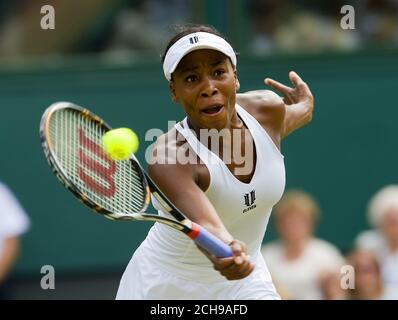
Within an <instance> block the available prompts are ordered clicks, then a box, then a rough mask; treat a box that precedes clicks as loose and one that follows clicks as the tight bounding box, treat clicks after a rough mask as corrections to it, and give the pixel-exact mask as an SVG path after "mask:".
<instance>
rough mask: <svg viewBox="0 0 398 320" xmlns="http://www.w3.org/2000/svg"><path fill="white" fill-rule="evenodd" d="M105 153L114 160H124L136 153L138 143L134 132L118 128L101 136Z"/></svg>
mask: <svg viewBox="0 0 398 320" xmlns="http://www.w3.org/2000/svg"><path fill="white" fill-rule="evenodd" d="M102 146H103V148H104V150H105V152H106V153H107V154H108V155H109V157H111V158H112V159H114V160H125V159H128V158H129V157H130V155H131V154H132V153H135V152H137V150H138V146H139V141H138V137H137V135H136V134H135V132H134V131H133V130H131V129H129V128H118V129H113V130H110V131H108V132H106V133H105V134H104V135H103V136H102Z"/></svg>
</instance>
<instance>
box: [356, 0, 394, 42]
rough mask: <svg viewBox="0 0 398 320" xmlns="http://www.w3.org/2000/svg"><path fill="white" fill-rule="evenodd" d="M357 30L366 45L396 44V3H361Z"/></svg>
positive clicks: (369, 0)
mask: <svg viewBox="0 0 398 320" xmlns="http://www.w3.org/2000/svg"><path fill="white" fill-rule="evenodd" d="M359 30H360V32H361V35H362V41H363V42H368V43H377V44H380V43H386V44H388V43H389V42H395V43H397V42H398V1H397V0H366V1H363V2H362V11H361V18H360V19H359Z"/></svg>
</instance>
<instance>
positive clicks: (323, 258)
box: [262, 185, 398, 300]
mask: <svg viewBox="0 0 398 320" xmlns="http://www.w3.org/2000/svg"><path fill="white" fill-rule="evenodd" d="M319 216H320V208H319V206H318V204H317V202H316V200H315V199H314V198H313V197H312V196H311V195H310V194H308V193H306V192H304V191H302V190H289V191H287V192H285V194H284V196H283V197H282V199H281V200H280V201H279V203H278V204H277V205H276V206H275V208H274V211H273V214H272V219H273V222H274V224H275V226H276V230H277V233H278V239H277V240H275V241H273V242H271V243H266V244H264V245H263V247H262V254H263V256H264V259H265V261H266V262H267V265H268V267H269V270H270V272H271V275H272V277H273V280H274V283H275V285H276V287H277V289H278V292H279V294H280V295H281V297H282V298H283V299H294V300H301V299H310V300H313V299H317V300H318V299H326V300H343V299H344V300H345V299H355V300H362V299H366V300H398V185H388V186H385V187H384V188H382V189H381V190H380V191H378V192H377V193H376V194H375V195H374V196H373V197H372V198H371V199H370V202H369V205H368V219H369V222H370V225H372V226H373V229H371V230H367V231H363V232H362V233H360V234H359V235H358V236H357V237H356V239H355V241H354V243H353V246H352V248H350V250H348V251H347V252H345V253H342V252H340V251H339V249H338V248H337V247H335V246H334V245H333V244H332V243H329V242H327V241H325V240H322V239H319V238H316V237H315V236H314V232H315V225H316V223H317V221H318V219H319ZM336 232H338V230H336ZM347 266H350V267H351V268H346V267H347ZM350 282H351V283H350Z"/></svg>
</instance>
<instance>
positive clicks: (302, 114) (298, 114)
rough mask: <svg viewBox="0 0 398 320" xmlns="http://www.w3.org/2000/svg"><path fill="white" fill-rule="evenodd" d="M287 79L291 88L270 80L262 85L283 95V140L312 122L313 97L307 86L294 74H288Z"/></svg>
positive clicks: (292, 72)
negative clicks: (284, 111)
mask: <svg viewBox="0 0 398 320" xmlns="http://www.w3.org/2000/svg"><path fill="white" fill-rule="evenodd" d="M289 79H290V81H291V82H292V84H293V87H288V86H285V85H284V84H282V83H280V82H278V81H276V80H274V79H270V78H266V79H265V80H264V83H265V84H266V85H268V86H270V87H272V88H273V89H275V90H276V91H278V92H279V93H281V94H282V95H283V101H284V103H285V107H286V108H285V110H286V114H285V119H284V124H283V130H282V134H281V137H282V138H284V137H286V136H287V135H289V134H290V133H292V132H293V131H295V130H296V129H298V128H300V127H302V126H304V125H306V124H308V123H309V122H310V121H311V120H312V113H313V111H314V97H313V95H312V93H311V91H310V88H309V87H308V85H307V84H306V83H305V82H304V81H303V80H302V79H301V78H300V76H299V75H298V74H297V73H296V72H294V71H290V72H289Z"/></svg>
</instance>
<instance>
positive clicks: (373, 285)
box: [347, 249, 398, 300]
mask: <svg viewBox="0 0 398 320" xmlns="http://www.w3.org/2000/svg"><path fill="white" fill-rule="evenodd" d="M347 262H348V263H349V264H350V265H352V266H353V267H354V270H355V289H352V290H349V293H350V296H351V299H354V300H396V299H398V295H397V294H396V293H394V292H393V291H390V290H388V288H385V287H384V286H383V281H382V278H381V273H380V265H379V262H378V260H377V258H376V255H375V254H374V253H373V252H372V251H367V250H362V249H356V250H354V251H353V252H351V253H350V254H349V255H348V258H347ZM396 271H397V270H396Z"/></svg>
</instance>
